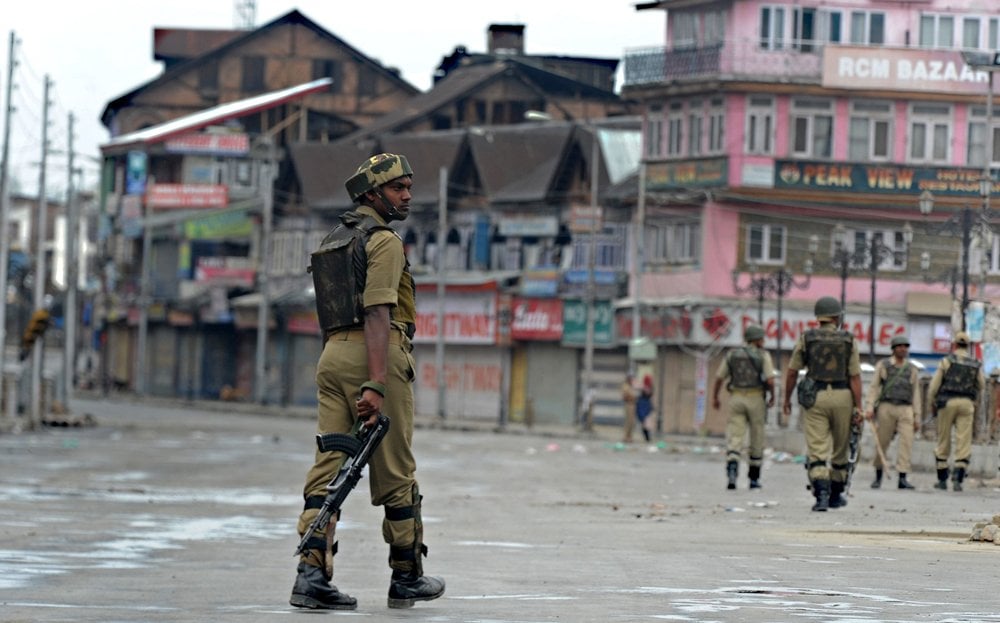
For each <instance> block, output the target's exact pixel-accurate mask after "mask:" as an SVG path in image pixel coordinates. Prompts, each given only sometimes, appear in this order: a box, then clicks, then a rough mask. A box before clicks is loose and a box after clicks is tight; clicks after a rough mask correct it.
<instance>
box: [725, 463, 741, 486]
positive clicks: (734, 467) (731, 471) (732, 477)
mask: <svg viewBox="0 0 1000 623" xmlns="http://www.w3.org/2000/svg"><path fill="white" fill-rule="evenodd" d="M739 468H740V464H739V463H737V462H736V461H729V462H728V463H726V477H727V478H729V484H727V485H726V488H727V489H735V488H736V476H737V473H738V472H739Z"/></svg>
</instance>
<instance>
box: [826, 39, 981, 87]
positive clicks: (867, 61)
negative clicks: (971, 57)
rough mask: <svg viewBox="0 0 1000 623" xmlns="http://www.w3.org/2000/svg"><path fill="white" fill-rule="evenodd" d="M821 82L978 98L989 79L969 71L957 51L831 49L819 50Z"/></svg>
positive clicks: (827, 84) (840, 47)
mask: <svg viewBox="0 0 1000 623" xmlns="http://www.w3.org/2000/svg"><path fill="white" fill-rule="evenodd" d="M822 80H823V86H824V87H832V88H841V89H891V90H897V91H933V92H935V93H945V92H946V93H977V94H978V93H982V92H983V91H984V90H985V87H986V85H987V84H988V83H989V75H988V74H987V72H985V71H977V70H974V69H972V68H971V67H969V65H967V64H966V63H965V61H964V60H962V55H961V53H959V52H958V51H957V50H924V49H915V48H866V47H852V46H842V45H834V46H826V47H825V48H823V78H822Z"/></svg>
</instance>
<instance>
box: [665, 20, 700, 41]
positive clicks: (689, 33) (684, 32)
mask: <svg viewBox="0 0 1000 623" xmlns="http://www.w3.org/2000/svg"><path fill="white" fill-rule="evenodd" d="M670 17H671V20H670V41H671V44H672V46H673V49H675V50H683V49H689V48H696V47H698V26H699V21H700V20H699V18H700V15H699V14H698V13H694V12H678V13H673V14H672V15H671V16H670Z"/></svg>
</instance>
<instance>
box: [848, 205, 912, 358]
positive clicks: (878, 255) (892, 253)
mask: <svg viewBox="0 0 1000 623" xmlns="http://www.w3.org/2000/svg"><path fill="white" fill-rule="evenodd" d="M912 242H913V227H911V226H910V224H909V223H906V224H905V225H904V226H903V250H902V251H899V250H897V249H895V248H894V247H890V246H888V245H886V244H885V242H884V241H883V239H882V236H878V235H873V236H872V237H871V240H869V243H868V273H869V274H870V275H871V284H872V285H871V292H872V298H871V305H870V307H869V310H868V311H869V318H868V358H869V361H870V362H871V363H872V364H874V363H875V305H876V301H877V297H876V292H877V284H878V269H879V267H880V266H881V265H882V263H883V262H885V261H886V260H888V259H889V258H893V259H894V260H895V259H905V258H906V257H907V256H908V255H909V253H910V244H911V243H912ZM842 309H843V308H842Z"/></svg>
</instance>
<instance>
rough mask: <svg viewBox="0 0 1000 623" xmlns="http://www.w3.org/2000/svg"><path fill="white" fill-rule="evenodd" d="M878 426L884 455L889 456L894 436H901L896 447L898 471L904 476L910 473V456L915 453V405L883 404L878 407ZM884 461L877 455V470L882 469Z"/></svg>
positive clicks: (876, 416) (879, 442)
mask: <svg viewBox="0 0 1000 623" xmlns="http://www.w3.org/2000/svg"><path fill="white" fill-rule="evenodd" d="M875 422H876V426H878V445H880V446H882V453H883V454H885V455H886V456H888V453H889V444H891V443H892V437H893V435H899V443H898V444H897V445H896V471H897V472H900V473H902V474H908V473H909V472H910V456H911V453H912V451H913V405H894V404H892V403H891V402H882V403H879V405H878V413H876V415H875ZM883 467H885V466H884V465H882V459H881V458H879V456H878V453H876V454H875V469H882V468H883Z"/></svg>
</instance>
